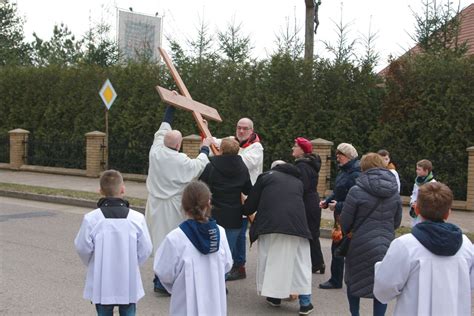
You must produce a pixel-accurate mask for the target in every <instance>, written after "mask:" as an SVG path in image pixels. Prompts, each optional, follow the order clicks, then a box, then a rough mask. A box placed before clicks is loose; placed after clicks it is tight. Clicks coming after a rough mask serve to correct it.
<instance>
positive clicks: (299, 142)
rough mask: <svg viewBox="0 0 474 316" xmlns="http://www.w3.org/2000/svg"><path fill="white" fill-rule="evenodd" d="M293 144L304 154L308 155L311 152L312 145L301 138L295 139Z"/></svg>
mask: <svg viewBox="0 0 474 316" xmlns="http://www.w3.org/2000/svg"><path fill="white" fill-rule="evenodd" d="M295 143H296V144H297V145H298V146H300V148H301V149H303V152H304V153H305V154H310V153H312V152H313V145H312V144H311V142H310V141H309V140H307V139H306V138H303V137H298V138H296V139H295Z"/></svg>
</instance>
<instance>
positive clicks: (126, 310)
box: [95, 303, 137, 316]
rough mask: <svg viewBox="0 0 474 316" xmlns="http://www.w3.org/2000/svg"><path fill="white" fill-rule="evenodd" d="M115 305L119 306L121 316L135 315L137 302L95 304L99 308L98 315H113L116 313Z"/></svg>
mask: <svg viewBox="0 0 474 316" xmlns="http://www.w3.org/2000/svg"><path fill="white" fill-rule="evenodd" d="M115 306H118V307H119V314H120V316H135V313H136V311H137V305H136V304H135V303H130V304H128V305H102V304H95V309H96V310H97V315H98V316H112V315H113V314H114V307H115Z"/></svg>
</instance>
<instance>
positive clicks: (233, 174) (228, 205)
mask: <svg viewBox="0 0 474 316" xmlns="http://www.w3.org/2000/svg"><path fill="white" fill-rule="evenodd" d="M209 160H210V162H209V164H208V165H207V166H206V168H205V169H204V171H203V173H202V175H201V177H200V178H199V179H200V180H202V181H204V182H205V183H206V184H207V185H208V186H209V189H210V190H211V192H212V201H211V202H212V217H213V218H214V219H215V220H216V221H217V224H219V225H221V226H222V227H224V228H225V229H238V228H241V227H242V214H243V205H242V199H241V194H242V193H243V194H245V195H248V194H249V193H250V190H251V189H252V182H251V181H250V175H249V171H248V169H247V167H246V166H245V164H244V162H243V160H242V157H241V156H238V155H223V156H214V157H211V158H210V159H209Z"/></svg>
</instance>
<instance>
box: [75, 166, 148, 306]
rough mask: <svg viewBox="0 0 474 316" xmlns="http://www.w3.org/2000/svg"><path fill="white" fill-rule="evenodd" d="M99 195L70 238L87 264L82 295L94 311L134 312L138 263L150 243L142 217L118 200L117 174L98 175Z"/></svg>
mask: <svg viewBox="0 0 474 316" xmlns="http://www.w3.org/2000/svg"><path fill="white" fill-rule="evenodd" d="M100 192H101V194H102V195H104V196H105V197H104V198H101V199H100V200H99V202H98V203H97V206H98V208H97V209H95V210H94V211H92V212H90V213H87V214H86V215H85V216H84V220H83V222H82V225H81V228H80V230H79V232H78V234H77V236H76V239H75V240H74V245H75V247H76V250H77V253H78V254H79V256H80V258H81V260H82V262H83V263H84V264H85V265H86V266H87V277H86V285H85V288H84V298H85V299H87V300H90V301H91V302H92V303H94V304H96V309H97V312H98V314H99V315H112V313H113V308H114V306H115V305H120V306H119V310H120V314H121V315H122V314H127V315H135V309H136V306H135V304H136V303H137V302H138V300H139V299H140V298H142V297H143V296H144V295H145V292H144V291H143V285H142V279H141V276H140V269H139V266H140V265H142V264H143V263H144V262H145V260H146V259H147V258H148V257H149V256H150V254H151V251H152V244H151V239H150V235H149V233H148V229H147V225H146V222H145V217H144V216H143V215H142V214H141V213H138V212H136V211H134V210H132V209H130V208H129V207H128V206H129V205H128V202H127V201H125V200H123V195H124V192H125V187H124V184H123V179H122V175H121V174H120V172H118V171H115V170H107V171H105V172H104V173H103V174H102V176H101V178H100Z"/></svg>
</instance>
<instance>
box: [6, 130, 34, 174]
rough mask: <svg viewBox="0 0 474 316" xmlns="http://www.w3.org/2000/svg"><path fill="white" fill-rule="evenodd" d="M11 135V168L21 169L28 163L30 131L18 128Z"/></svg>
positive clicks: (10, 132)
mask: <svg viewBox="0 0 474 316" xmlns="http://www.w3.org/2000/svg"><path fill="white" fill-rule="evenodd" d="M8 134H10V168H12V169H20V167H21V166H22V165H26V164H27V162H28V160H27V159H28V135H29V134H30V132H29V131H27V130H24V129H21V128H17V129H14V130H11V131H9V132H8Z"/></svg>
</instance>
